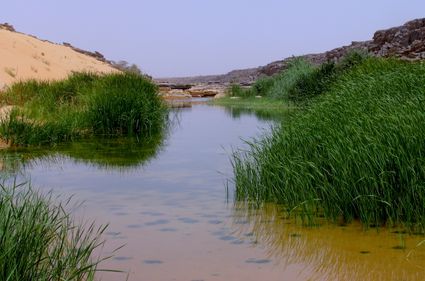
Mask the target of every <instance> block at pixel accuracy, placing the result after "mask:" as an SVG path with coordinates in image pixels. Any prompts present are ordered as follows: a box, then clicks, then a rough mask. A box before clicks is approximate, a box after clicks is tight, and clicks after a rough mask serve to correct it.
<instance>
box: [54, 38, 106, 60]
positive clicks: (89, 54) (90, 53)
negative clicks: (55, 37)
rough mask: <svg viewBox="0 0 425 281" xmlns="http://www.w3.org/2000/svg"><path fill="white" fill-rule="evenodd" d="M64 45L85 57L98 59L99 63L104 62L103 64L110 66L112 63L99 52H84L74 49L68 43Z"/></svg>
mask: <svg viewBox="0 0 425 281" xmlns="http://www.w3.org/2000/svg"><path fill="white" fill-rule="evenodd" d="M62 45H64V46H66V47H69V48H71V49H73V50H74V51H76V52H78V53H81V54H84V55H87V56H90V57H93V58H95V59H97V60H98V61H103V62H106V63H109V64H110V63H111V62H110V61H108V60H107V59H106V58H105V56H104V55H102V54H101V53H99V52H98V51H94V52H90V51H86V50H83V49H80V48H77V47H74V46H72V45H71V44H70V43H67V42H63V43H62Z"/></svg>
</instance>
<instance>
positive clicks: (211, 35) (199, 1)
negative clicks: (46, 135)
mask: <svg viewBox="0 0 425 281" xmlns="http://www.w3.org/2000/svg"><path fill="white" fill-rule="evenodd" d="M420 17H425V1H424V0H357V1H344V0H339V1H338V0H321V1H312V0H310V1H308V0H298V1H295V0H280V1H279V0H262V1H260V0H227V1H226V0H139V1H136V0H120V1H108V0H72V1H60V0H13V1H4V3H2V4H1V10H0V22H9V23H11V24H13V25H14V26H15V28H16V29H17V30H19V31H22V32H25V33H30V34H34V35H36V36H38V37H40V38H43V39H48V40H51V41H54V42H58V43H61V42H63V41H65V42H70V43H72V44H73V45H75V46H77V47H80V48H83V49H88V50H92V51H94V50H97V51H100V52H101V53H103V54H104V55H105V56H106V57H107V58H109V59H113V60H126V61H128V62H131V63H136V64H137V65H139V67H140V68H141V69H142V70H143V71H144V72H146V73H148V74H150V75H153V76H155V77H167V76H187V75H198V74H219V73H225V72H228V71H230V70H233V69H239V68H246V67H256V66H259V65H264V64H267V63H269V62H271V61H273V60H278V59H282V58H285V57H288V56H291V55H300V54H306V53H311V52H322V51H326V50H329V49H332V48H335V47H339V46H341V45H346V44H349V43H350V42H351V41H360V40H367V39H370V38H371V37H372V36H373V33H374V31H376V30H378V29H384V28H389V27H392V26H397V25H401V24H403V23H404V22H406V21H408V20H411V19H414V18H420Z"/></svg>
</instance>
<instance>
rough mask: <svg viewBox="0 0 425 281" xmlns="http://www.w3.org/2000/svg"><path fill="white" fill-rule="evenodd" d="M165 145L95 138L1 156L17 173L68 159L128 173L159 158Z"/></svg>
mask: <svg viewBox="0 0 425 281" xmlns="http://www.w3.org/2000/svg"><path fill="white" fill-rule="evenodd" d="M162 144H163V136H162V135H156V136H153V137H151V138H148V139H144V140H138V139H136V138H129V137H123V138H92V139H86V140H81V141H75V142H72V143H66V144H61V145H57V146H55V147H54V148H51V147H49V148H43V147H38V148H17V149H13V150H11V149H10V150H8V151H4V152H3V153H1V156H0V157H1V159H0V160H1V162H3V171H9V172H12V171H15V172H18V171H19V169H20V168H21V164H22V165H24V166H25V165H35V164H36V163H37V162H40V161H45V160H48V161H51V162H60V161H59V160H60V159H61V158H63V157H69V158H72V159H74V160H75V161H78V162H83V163H87V164H90V165H94V166H97V167H100V168H106V169H129V168H132V167H137V166H139V165H143V164H145V163H146V162H147V161H149V160H150V159H152V158H153V157H155V156H156V154H157V153H158V151H159V150H160V148H161V146H162Z"/></svg>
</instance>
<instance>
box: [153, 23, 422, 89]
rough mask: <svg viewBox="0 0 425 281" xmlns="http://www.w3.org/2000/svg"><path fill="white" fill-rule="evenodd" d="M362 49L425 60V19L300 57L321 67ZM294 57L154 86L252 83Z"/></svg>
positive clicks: (173, 79) (165, 81) (385, 55)
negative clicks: (323, 51) (259, 65)
mask: <svg viewBox="0 0 425 281" xmlns="http://www.w3.org/2000/svg"><path fill="white" fill-rule="evenodd" d="M359 49H361V50H365V51H367V52H368V53H370V54H371V55H374V56H379V57H391V56H392V57H399V58H401V59H406V60H420V59H425V18H423V19H416V20H412V21H409V22H407V23H405V24H404V25H402V26H399V27H393V28H390V29H386V30H380V31H377V32H375V34H374V36H373V39H372V40H369V41H363V42H352V44H351V45H349V46H344V47H340V48H336V49H333V50H331V51H328V52H325V53H319V54H308V55H304V56H300V57H303V58H305V59H306V60H308V61H310V62H311V63H313V64H322V63H324V62H326V61H338V60H339V59H340V58H341V57H343V56H344V55H345V54H346V53H347V52H349V51H351V50H359ZM294 58H295V57H290V58H286V59H284V60H281V61H275V62H272V63H270V64H268V65H266V66H261V67H257V68H251V69H243V70H234V71H231V72H229V73H227V74H224V75H211V76H198V77H184V78H165V79H156V81H157V83H159V84H162V85H168V86H171V88H172V87H173V86H176V85H179V84H221V85H223V84H230V83H239V84H241V85H249V84H252V83H253V82H254V81H255V80H257V79H258V78H259V77H261V76H270V75H274V74H276V73H278V72H280V71H282V70H284V69H286V68H287V67H288V63H289V62H290V61H291V60H292V59H294Z"/></svg>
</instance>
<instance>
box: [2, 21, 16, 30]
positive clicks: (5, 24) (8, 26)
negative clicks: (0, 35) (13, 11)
mask: <svg viewBox="0 0 425 281" xmlns="http://www.w3.org/2000/svg"><path fill="white" fill-rule="evenodd" d="M0 29H5V30H9V31H12V32H16V30H15V28H14V27H13V25H11V24H8V23H7V22H5V23H0Z"/></svg>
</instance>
